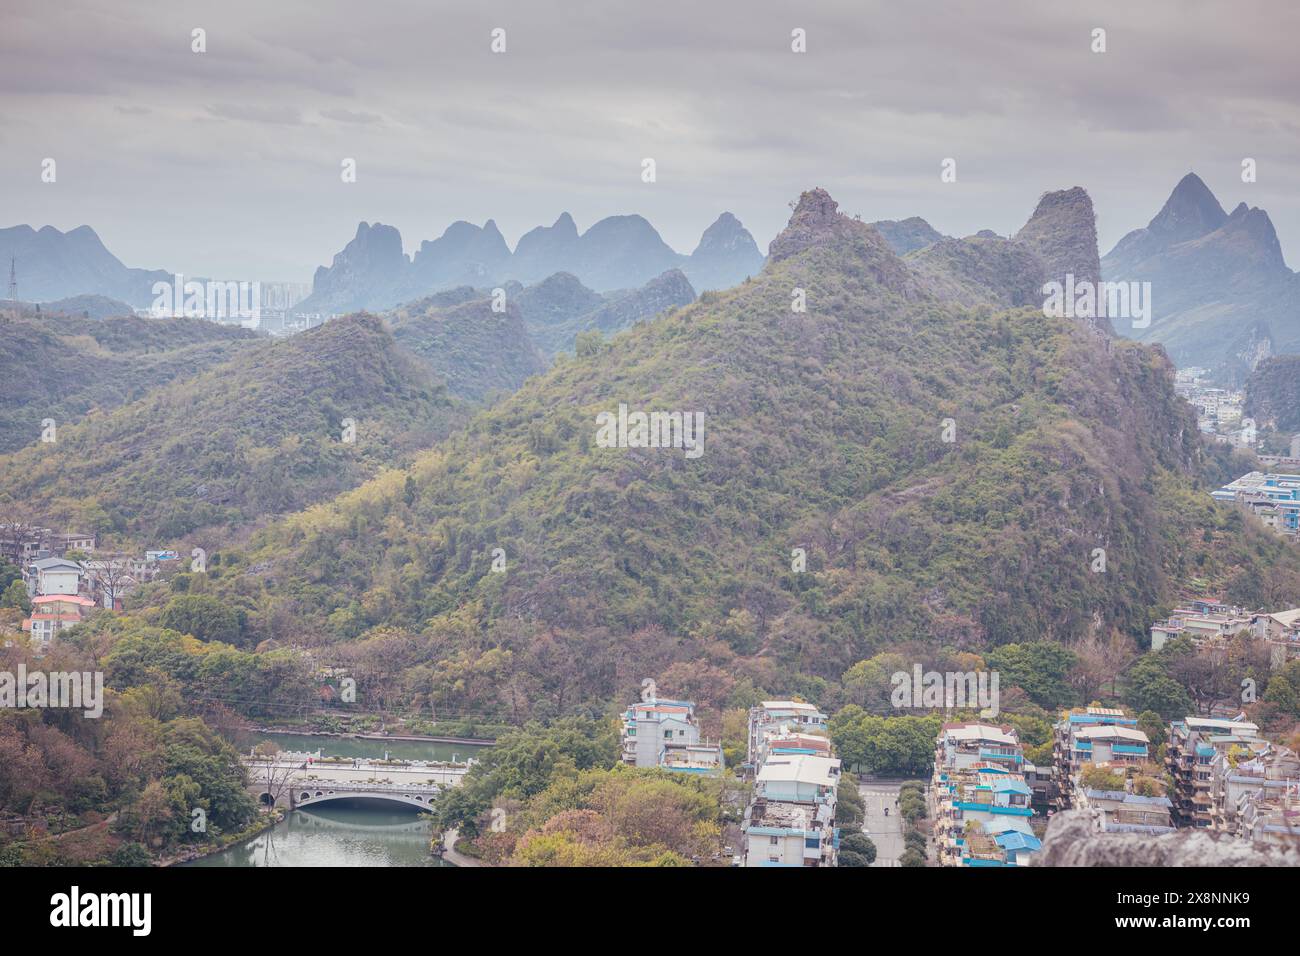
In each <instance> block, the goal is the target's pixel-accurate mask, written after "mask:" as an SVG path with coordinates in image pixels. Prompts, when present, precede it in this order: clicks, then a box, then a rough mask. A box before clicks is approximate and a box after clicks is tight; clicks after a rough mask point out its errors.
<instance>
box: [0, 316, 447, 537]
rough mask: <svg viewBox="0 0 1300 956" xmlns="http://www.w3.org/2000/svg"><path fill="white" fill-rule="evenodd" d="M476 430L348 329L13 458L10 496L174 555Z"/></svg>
mask: <svg viewBox="0 0 1300 956" xmlns="http://www.w3.org/2000/svg"><path fill="white" fill-rule="evenodd" d="M105 324H106V323H105ZM178 328H180V327H179V326H178ZM465 417H467V415H466V413H465V412H464V411H463V410H462V409H461V408H460V406H458V405H457V404H455V403H454V402H453V401H452V400H451V399H449V398H448V396H447V394H446V389H445V387H444V386H443V384H442V383H441V382H438V381H436V380H435V379H434V378H433V377H432V376H431V375H430V374H429V373H428V371H427V370H425V369H423V368H422V367H420V366H419V364H418V363H417V362H416V361H415V360H414V359H412V358H411V357H410V356H409V355H406V354H405V353H403V352H402V351H401V350H400V349H398V347H397V345H396V343H395V342H394V341H393V337H392V334H391V333H390V332H389V331H388V330H387V329H386V328H385V327H384V325H383V323H382V322H381V321H380V320H379V319H378V318H376V317H375V316H368V315H356V316H349V317H347V318H343V319H337V320H334V321H332V322H328V323H326V324H325V325H323V326H321V327H319V328H316V329H312V330H310V331H308V332H304V333H302V334H300V335H296V336H294V337H293V338H290V339H286V340H281V341H268V340H263V341H260V342H257V343H254V344H252V345H250V346H249V347H247V348H245V349H243V350H241V351H240V352H239V353H238V354H237V356H236V357H234V358H232V359H230V360H228V361H225V362H223V363H221V364H219V365H216V366H214V367H212V368H210V369H209V370H208V371H206V372H204V373H202V374H199V375H196V376H193V377H187V378H185V379H183V380H177V381H173V382H171V383H170V384H167V385H164V386H163V387H161V388H157V389H154V390H152V391H150V392H149V393H148V394H146V395H145V396H144V397H143V398H140V399H138V400H136V401H134V402H131V403H130V404H127V405H125V406H123V407H121V408H118V409H116V410H113V411H110V412H107V413H96V414H91V415H89V416H87V417H86V418H85V419H84V420H82V421H81V422H79V423H76V424H67V425H63V424H60V425H59V427H58V429H57V433H56V436H55V437H56V440H55V441H54V442H53V443H37V444H34V445H31V446H28V447H26V448H24V449H22V450H21V451H18V452H16V453H14V454H11V455H8V456H4V457H0V488H3V489H4V491H5V493H6V495H7V496H9V497H10V499H11V500H12V501H13V502H17V503H20V505H21V507H22V508H24V509H26V511H27V512H30V513H31V514H32V515H35V516H40V517H41V518H42V520H45V521H47V522H49V521H53V522H60V523H62V522H66V523H67V524H69V525H70V526H71V525H75V526H76V527H78V528H85V529H87V530H94V531H99V532H101V533H104V532H108V533H116V534H120V535H125V536H127V537H128V538H131V539H135V540H137V541H138V542H142V543H146V544H147V543H150V542H163V541H168V542H171V541H175V540H176V539H178V538H181V537H183V536H185V535H188V534H190V533H191V532H193V531H195V529H199V528H205V527H209V526H232V525H238V524H240V523H242V522H246V521H249V520H251V519H254V518H258V517H261V516H265V515H275V514H279V513H284V512H290V511H296V510H298V509H300V508H302V507H305V506H306V505H308V504H310V503H312V502H314V501H319V500H322V499H325V498H329V497H331V496H333V495H337V494H338V493H339V492H341V491H344V490H346V489H348V488H352V487H355V486H356V485H357V484H358V483H360V482H362V481H364V480H365V479H367V478H368V477H370V476H372V475H374V474H375V473H376V472H377V471H378V469H379V468H380V466H381V465H386V464H393V463H400V462H401V460H402V456H403V455H404V454H408V453H410V452H411V451H413V450H415V449H422V448H427V447H429V446H430V445H432V444H433V443H434V442H435V441H437V440H438V439H440V438H442V437H444V436H445V435H446V434H447V433H448V432H449V431H450V430H451V428H452V427H454V426H455V425H456V424H457V423H459V422H460V421H463V420H464V418H465ZM346 419H351V420H352V421H353V422H354V423H355V431H354V437H355V440H353V441H347V440H345V438H344V435H345V430H346V428H347V425H346V422H345V420H346ZM14 507H17V505H14Z"/></svg>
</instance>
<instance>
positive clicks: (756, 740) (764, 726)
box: [745, 700, 827, 770]
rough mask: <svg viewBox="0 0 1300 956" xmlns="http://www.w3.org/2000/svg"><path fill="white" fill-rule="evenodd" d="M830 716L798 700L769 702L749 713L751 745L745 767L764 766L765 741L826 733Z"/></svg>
mask: <svg viewBox="0 0 1300 956" xmlns="http://www.w3.org/2000/svg"><path fill="white" fill-rule="evenodd" d="M826 722H827V718H826V715H825V714H823V713H822V712H821V711H820V710H818V709H817V708H816V707H814V706H813V705H812V704H805V703H804V702H802V701H797V700H765V701H763V702H762V703H761V704H759V706H757V707H753V708H751V709H750V711H749V744H748V746H747V748H746V753H745V763H746V765H747V766H748V767H750V768H751V769H754V770H757V768H758V767H759V766H760V765H761V764H762V762H763V746H764V741H765V739H766V738H767V737H768V736H769V735H774V734H788V733H805V734H806V733H809V732H811V733H812V734H813V735H824V734H825V733H826Z"/></svg>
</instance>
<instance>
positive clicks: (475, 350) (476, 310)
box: [390, 290, 546, 402]
mask: <svg viewBox="0 0 1300 956" xmlns="http://www.w3.org/2000/svg"><path fill="white" fill-rule="evenodd" d="M456 291H458V292H459V290H456ZM390 318H391V319H392V326H393V336H394V338H396V340H397V342H398V344H399V345H400V346H401V347H402V348H403V349H406V350H407V351H409V352H410V353H411V354H412V355H414V356H415V357H416V358H418V359H419V360H420V361H421V362H422V363H424V365H425V366H426V367H427V368H428V369H429V370H430V371H431V372H432V373H433V374H434V375H436V376H437V377H438V378H440V379H442V380H444V381H446V383H447V389H448V391H449V392H450V393H451V394H452V395H454V396H456V397H457V398H463V399H467V400H469V401H474V402H482V401H486V400H488V399H489V398H491V397H493V396H495V395H499V394H503V393H509V392H513V391H514V390H515V389H517V388H518V387H519V386H520V385H522V384H523V383H524V381H525V380H526V379H527V378H528V377H529V376H531V375H536V374H537V373H538V372H540V371H542V369H544V368H545V367H546V363H545V361H544V360H543V359H542V356H541V354H540V353H539V352H538V351H537V349H536V347H534V345H533V343H532V341H531V339H529V337H528V331H527V329H526V327H525V326H524V320H523V318H522V316H521V315H520V312H519V309H518V308H517V307H516V305H515V304H514V303H513V302H512V303H509V304H508V305H507V306H506V309H505V311H504V312H493V311H492V300H491V299H490V298H485V299H474V300H470V301H461V302H457V303H455V304H450V303H447V302H446V301H445V299H443V298H440V297H438V296H432V297H430V298H428V299H423V300H421V301H419V302H413V303H410V304H409V305H405V306H402V307H400V308H398V309H396V310H395V311H394V312H392V313H390Z"/></svg>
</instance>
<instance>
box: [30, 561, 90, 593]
mask: <svg viewBox="0 0 1300 956" xmlns="http://www.w3.org/2000/svg"><path fill="white" fill-rule="evenodd" d="M82 570H83V569H82V567H81V565H80V564H78V563H77V562H76V561H69V560H68V559H67V558H41V559H40V560H39V561H33V562H32V563H31V564H30V565H28V575H27V593H28V594H29V595H30V596H32V597H36V596H38V595H48V594H77V593H78V592H79V591H80V590H81V575H82Z"/></svg>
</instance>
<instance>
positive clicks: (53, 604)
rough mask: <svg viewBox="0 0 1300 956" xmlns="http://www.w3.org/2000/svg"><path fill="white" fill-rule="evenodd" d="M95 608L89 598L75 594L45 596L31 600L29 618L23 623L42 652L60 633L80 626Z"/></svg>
mask: <svg viewBox="0 0 1300 956" xmlns="http://www.w3.org/2000/svg"><path fill="white" fill-rule="evenodd" d="M94 606H95V602H94V601H92V600H90V599H89V598H85V597H81V596H80V595H77V594H46V595H38V596H37V597H34V598H32V613H31V616H30V617H28V618H26V619H25V620H24V621H23V630H24V631H30V632H31V635H32V641H33V642H34V643H35V645H36V647H37V649H38V650H41V651H43V650H44V649H45V648H46V647H48V646H49V643H50V641H51V640H53V639H54V636H55V635H56V634H58V633H59V632H60V631H65V630H67V629H68V628H70V627H75V626H76V625H78V624H80V623H81V622H82V620H83V619H84V618H85V615H86V614H87V613H88V612H89V611H90V610H91V609H92V608H93V607H94Z"/></svg>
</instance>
